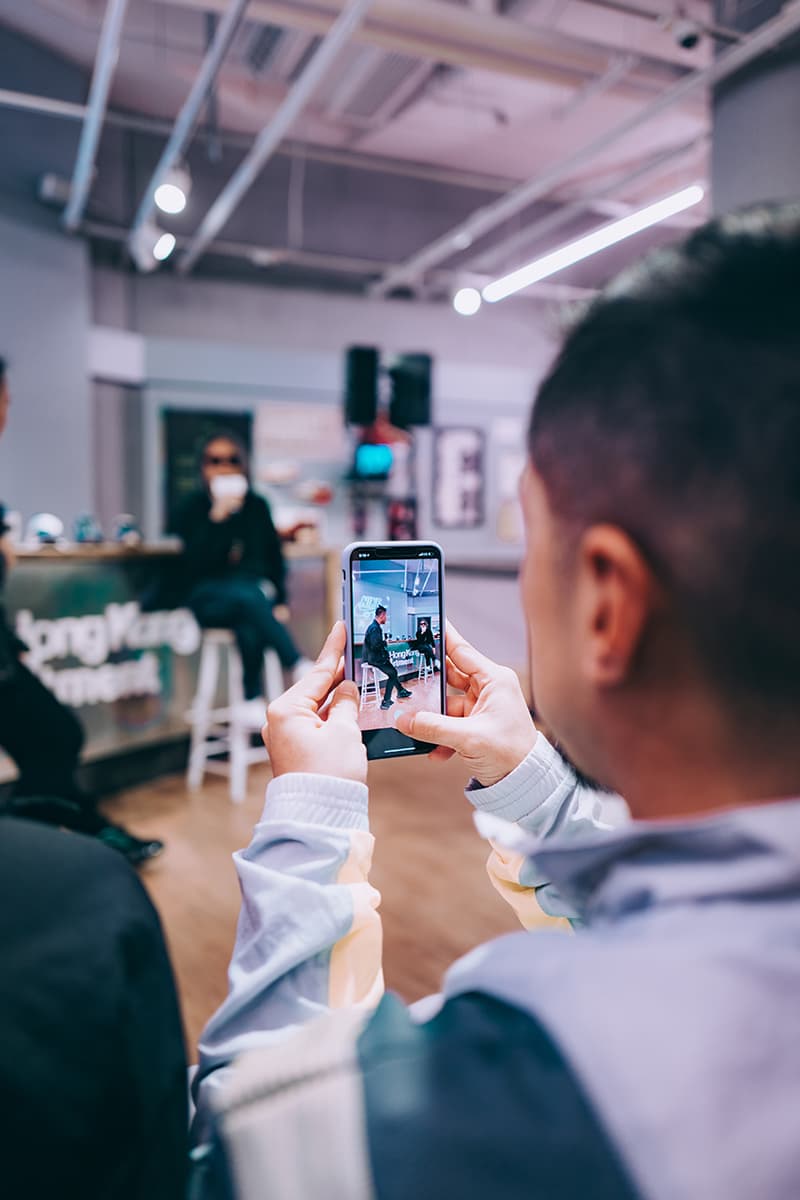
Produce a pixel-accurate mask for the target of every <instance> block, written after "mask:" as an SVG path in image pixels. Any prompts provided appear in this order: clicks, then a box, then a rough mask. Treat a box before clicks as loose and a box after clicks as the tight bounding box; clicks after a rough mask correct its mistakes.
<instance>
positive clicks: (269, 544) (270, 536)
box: [258, 496, 287, 604]
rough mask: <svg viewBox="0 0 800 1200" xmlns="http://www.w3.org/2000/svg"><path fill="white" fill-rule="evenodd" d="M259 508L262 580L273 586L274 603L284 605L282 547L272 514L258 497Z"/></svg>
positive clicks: (285, 594) (263, 500)
mask: <svg viewBox="0 0 800 1200" xmlns="http://www.w3.org/2000/svg"><path fill="white" fill-rule="evenodd" d="M258 499H259V502H260V504H259V506H260V509H261V517H260V522H259V524H260V529H261V532H260V535H259V536H260V537H261V539H262V543H263V552H264V578H265V579H268V580H269V581H270V583H273V584H274V585H275V603H276V604H286V602H287V591H286V561H285V559H284V557H283V547H282V546H281V539H280V537H279V536H278V531H277V529H276V528H275V523H274V521H273V520H272V513H271V512H270V508H269V505H268V504H267V502H266V500H265V499H264V498H263V497H262V496H259V498H258Z"/></svg>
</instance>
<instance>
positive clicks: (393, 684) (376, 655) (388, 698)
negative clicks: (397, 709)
mask: <svg viewBox="0 0 800 1200" xmlns="http://www.w3.org/2000/svg"><path fill="white" fill-rule="evenodd" d="M385 624H386V609H385V608H384V607H383V605H382V604H379V605H378V607H377V608H376V609H375V620H374V621H373V622H372V624H371V625H369V626H368V627H367V631H366V633H365V634H364V662H365V663H368V664H369V666H371V667H377V668H378V670H379V671H383V673H384V675H386V676H388V683H387V684H386V690H385V692H384V693H383V700H382V701H381V708H391V707H392V705H393V704H394V701H393V700H392V691H393V689H394V688H397V698H398V700H408V698H409V696H410V695H411V692H409V690H408V689H407V688H404V687H403V685H402V683H401V682H400V676H399V675H398V674H397V669H396V668H395V666H394V664H393V662H392V660H391V658H390V657H389V651H388V650H387V649H386V642H385V641H384V639H383V627H384V625H385Z"/></svg>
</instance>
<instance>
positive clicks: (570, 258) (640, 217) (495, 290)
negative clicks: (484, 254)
mask: <svg viewBox="0 0 800 1200" xmlns="http://www.w3.org/2000/svg"><path fill="white" fill-rule="evenodd" d="M703 195H704V192H703V189H702V188H701V187H700V186H699V185H698V184H693V185H692V186H691V187H687V188H684V189H683V190H682V191H680V192H675V194H674V195H672V196H667V197H665V199H663V200H658V201H656V203H655V204H648V206H647V208H642V209H639V211H638V212H633V213H629V214H628V216H627V217H622V218H621V220H619V221H612V222H611V224H610V225H603V226H602V227H601V228H600V229H596V230H595V231H594V233H588V234H586V235H585V236H584V237H581V238H578V239H577V241H574V242H568V243H567V245H566V246H561V248H560V249H558V250H553V251H552V253H551V254H545V255H544V256H543V257H542V258H537V259H535V260H534V261H533V262H531V263H528V264H527V266H524V267H520V268H519V270H517V271H512V272H511V274H510V275H503V276H502V278H501V279H495V280H494V281H493V282H492V283H488V284H487V285H486V287H485V288H484V289H483V298H484V300H487V301H488V302H489V304H496V303H497V301H498V300H505V299H506V298H507V297H508V296H513V295H514V293H515V292H521V291H522V290H523V288H527V287H530V286H531V284H532V283H538V282H539V280H540V279H547V277H548V276H549V275H555V273H556V271H563V270H564V268H565V267H571V266H572V265H573V264H574V263H576V262H580V261H581V259H584V258H589V256H590V255H592V254H597V253H598V252H599V251H600V250H605V249H606V248H607V247H608V246H613V245H614V244H615V243H616V242H621V241H623V240H624V239H625V238H629V237H633V235H634V234H635V233H641V231H642V230H643V229H649V228H650V226H651V225H657V224H658V222H659V221H666V220H667V218H669V217H674V216H675V214H676V213H680V212H684V210H685V209H687V208H691V207H692V206H693V205H695V204H699V203H700V201H701V200H702V199H703Z"/></svg>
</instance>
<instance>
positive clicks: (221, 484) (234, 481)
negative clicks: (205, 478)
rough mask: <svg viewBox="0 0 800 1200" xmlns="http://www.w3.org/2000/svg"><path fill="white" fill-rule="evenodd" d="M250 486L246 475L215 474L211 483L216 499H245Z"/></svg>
mask: <svg viewBox="0 0 800 1200" xmlns="http://www.w3.org/2000/svg"><path fill="white" fill-rule="evenodd" d="M249 486H250V485H249V484H248V482H247V480H246V479H245V477H244V475H215V476H214V478H213V479H212V480H211V481H210V483H209V488H210V489H211V495H212V496H213V497H214V499H215V500H243V499H244V497H245V496H246V495H247V490H248V487H249Z"/></svg>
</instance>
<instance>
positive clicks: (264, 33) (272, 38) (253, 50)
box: [244, 25, 283, 75]
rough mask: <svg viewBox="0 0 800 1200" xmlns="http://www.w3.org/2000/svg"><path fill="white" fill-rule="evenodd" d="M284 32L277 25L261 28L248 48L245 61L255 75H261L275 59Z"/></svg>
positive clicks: (257, 30)
mask: <svg viewBox="0 0 800 1200" xmlns="http://www.w3.org/2000/svg"><path fill="white" fill-rule="evenodd" d="M282 37H283V30H282V29H281V28H280V27H279V26H277V25H261V26H259V27H258V28H257V29H256V31H255V33H254V34H253V36H252V38H251V39H250V42H249V45H248V46H247V48H246V50H245V53H244V60H245V62H246V63H247V65H248V67H249V68H250V70H251V71H252V72H253V74H254V75H261V74H262V73H263V72H264V70H265V69H266V68H267V66H268V65H269V63H270V61H271V60H272V59H273V58H274V57H275V52H276V51H277V49H278V44H279V42H280V40H281V38H282Z"/></svg>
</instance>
